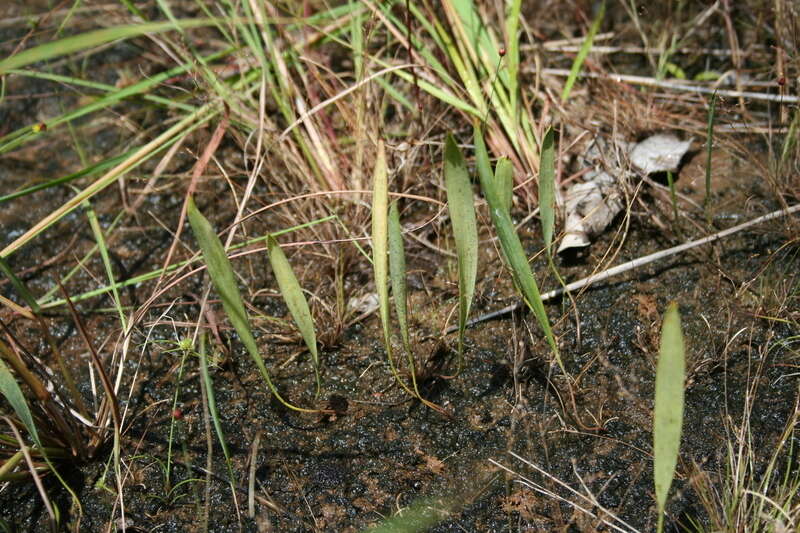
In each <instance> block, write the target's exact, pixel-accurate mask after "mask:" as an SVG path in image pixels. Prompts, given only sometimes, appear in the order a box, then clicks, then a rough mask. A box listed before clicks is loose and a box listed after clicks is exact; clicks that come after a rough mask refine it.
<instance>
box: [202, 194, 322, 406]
mask: <svg viewBox="0 0 800 533" xmlns="http://www.w3.org/2000/svg"><path fill="white" fill-rule="evenodd" d="M187 214H188V215H189V225H190V226H191V227H192V232H193V233H194V236H195V239H197V243H198V244H199V245H200V250H201V251H202V252H203V259H204V260H205V262H206V267H207V268H208V274H209V276H210V277H211V282H212V283H213V284H214V288H215V289H216V290H217V293H218V294H219V297H220V299H221V300H222V307H223V308H224V309H225V314H227V315H228V319H229V320H230V321H231V324H232V325H233V328H234V329H235V330H236V333H238V334H239V338H240V339H241V340H242V344H244V346H245V348H247V352H248V353H249V354H250V357H251V358H252V359H253V362H254V363H255V364H256V366H257V367H258V370H259V372H261V376H262V377H263V378H264V381H266V382H267V386H268V387H269V390H270V391H271V392H272V394H274V395H275V397H276V398H277V399H278V401H280V402H281V403H282V404H283V405H285V406H286V407H288V408H289V409H293V410H295V411H301V412H311V413H313V412H316V411H315V410H314V409H303V408H301V407H297V406H294V405H292V404H290V403H289V402H287V401H286V400H284V399H283V397H282V396H281V395H280V393H279V392H278V389H277V388H276V387H275V385H274V384H273V383H272V380H271V379H270V376H269V372H268V371H267V367H266V365H265V364H264V359H263V358H262V357H261V354H260V353H259V351H258V346H256V340H255V338H254V337H253V332H252V330H251V329H250V320H249V318H248V317H247V311H246V310H245V307H244V302H243V301H242V295H241V294H240V293H239V288H238V287H237V286H236V278H235V276H234V275H233V268H232V267H231V263H230V260H229V259H228V255H227V254H226V253H225V248H224V247H223V246H222V242H221V241H220V240H219V237H218V236H217V234H216V233H215V232H214V229H213V228H212V227H211V224H210V223H209V222H208V220H207V219H206V217H204V216H203V215H202V213H200V211H199V210H198V209H197V206H196V205H195V203H194V199H193V198H189V205H188V209H187Z"/></svg>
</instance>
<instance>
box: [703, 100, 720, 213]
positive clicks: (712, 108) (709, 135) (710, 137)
mask: <svg viewBox="0 0 800 533" xmlns="http://www.w3.org/2000/svg"><path fill="white" fill-rule="evenodd" d="M716 114H717V92H716V91H714V94H712V95H711V103H710V104H709V109H708V126H707V129H706V195H705V197H704V198H703V210H704V211H705V212H706V222H707V223H708V224H711V209H710V207H711V152H712V151H713V149H714V116H715V115H716Z"/></svg>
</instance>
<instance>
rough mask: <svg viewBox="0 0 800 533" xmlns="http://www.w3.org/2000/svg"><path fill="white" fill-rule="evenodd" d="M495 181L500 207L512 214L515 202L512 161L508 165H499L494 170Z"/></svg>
mask: <svg viewBox="0 0 800 533" xmlns="http://www.w3.org/2000/svg"><path fill="white" fill-rule="evenodd" d="M494 181H495V187H496V188H497V191H498V196H499V197H500V205H502V206H503V209H505V210H506V211H508V212H509V213H510V212H511V205H512V203H513V202H514V165H512V164H511V162H510V161H509V162H508V164H506V165H500V164H498V165H497V167H495V169H494Z"/></svg>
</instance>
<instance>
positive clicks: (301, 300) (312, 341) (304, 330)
mask: <svg viewBox="0 0 800 533" xmlns="http://www.w3.org/2000/svg"><path fill="white" fill-rule="evenodd" d="M267 250H268V252H269V262H270V264H271V265H272V271H273V272H274V273H275V279H277V280H278V288H280V291H281V296H283V301H284V302H286V307H288V308H289V312H290V313H291V315H292V318H293V319H294V323H295V324H296V325H297V329H299V330H300V334H301V335H302V336H303V341H305V343H306V346H307V347H308V351H309V352H311V361H312V362H313V364H314V374H315V375H316V380H317V392H316V396H319V390H320V377H319V354H318V353H317V333H316V330H315V329H314V319H313V318H312V317H311V310H310V309H309V307H308V301H306V297H305V295H304V294H303V289H302V287H300V283H299V282H298V281H297V277H296V276H295V275H294V271H293V270H292V265H290V264H289V261H288V260H287V259H286V255H285V254H284V253H283V250H281V247H280V245H279V244H278V241H276V240H275V238H274V237H272V236H271V235H270V236H269V238H268V239H267Z"/></svg>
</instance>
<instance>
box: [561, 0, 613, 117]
mask: <svg viewBox="0 0 800 533" xmlns="http://www.w3.org/2000/svg"><path fill="white" fill-rule="evenodd" d="M605 14H606V2H605V0H603V2H602V3H601V4H600V10H599V11H598V12H597V16H596V17H595V19H594V20H593V21H592V26H591V27H590V28H589V33H588V34H586V39H584V40H583V44H582V45H581V48H580V50H578V55H576V56H575V60H574V61H573V62H572V69H571V70H570V71H569V76H568V77H567V81H566V83H565V84H564V90H563V91H562V92H561V101H562V102H566V101H567V99H569V93H570V92H572V86H573V85H575V80H576V79H578V74H580V72H581V67H582V66H583V62H584V61H585V60H586V56H587V55H589V50H591V49H592V44H593V43H594V36H595V35H597V30H599V29H600V24H602V23H603V17H605Z"/></svg>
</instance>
